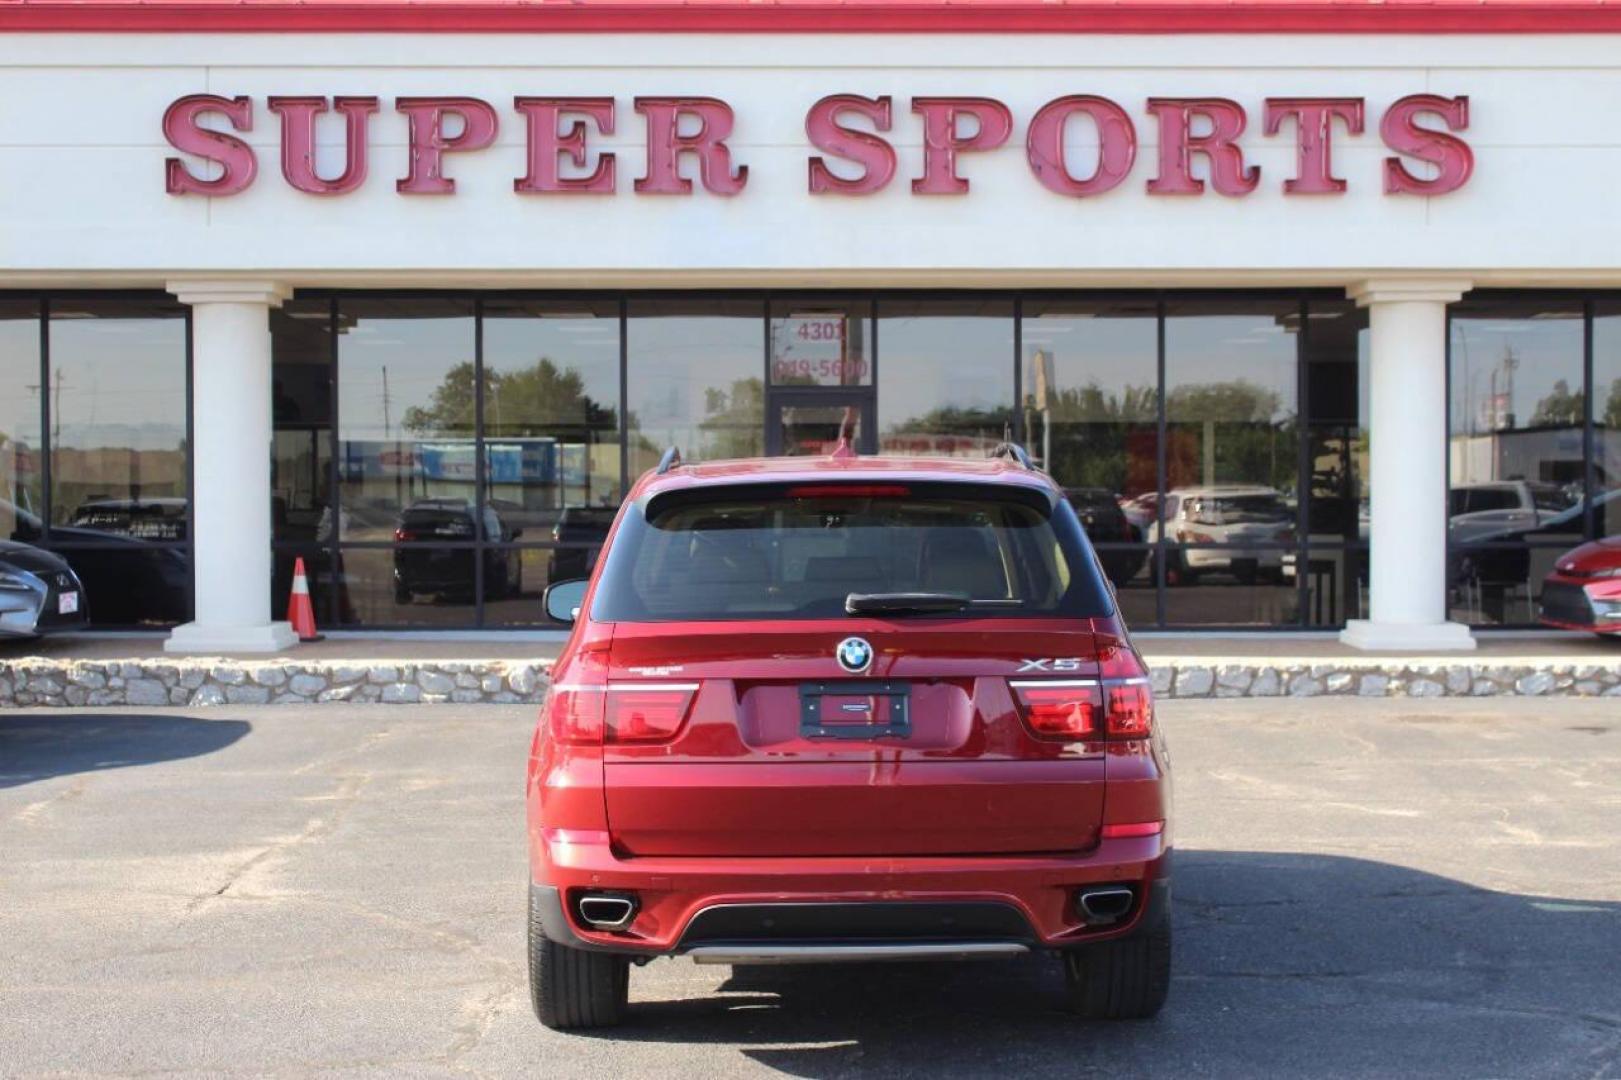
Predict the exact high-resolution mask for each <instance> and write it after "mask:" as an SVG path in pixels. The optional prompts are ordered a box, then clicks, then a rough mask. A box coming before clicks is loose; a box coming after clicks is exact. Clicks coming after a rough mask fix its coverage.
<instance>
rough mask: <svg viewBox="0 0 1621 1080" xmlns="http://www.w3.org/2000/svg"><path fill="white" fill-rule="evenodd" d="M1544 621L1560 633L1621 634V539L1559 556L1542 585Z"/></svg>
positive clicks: (1601, 542) (1617, 537) (1610, 540)
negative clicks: (1576, 631)
mask: <svg viewBox="0 0 1621 1080" xmlns="http://www.w3.org/2000/svg"><path fill="white" fill-rule="evenodd" d="M1541 619H1542V622H1543V624H1544V625H1546V626H1556V627H1558V628H1560V629H1561V630H1588V631H1591V632H1593V633H1596V634H1616V635H1621V536H1607V537H1605V538H1604V539H1602V540H1595V541H1593V542H1592V543H1590V544H1583V545H1582V546H1581V547H1579V548H1576V549H1575V550H1573V551H1568V552H1566V553H1565V554H1563V555H1561V556H1559V559H1558V560H1557V561H1556V562H1555V563H1554V566H1553V572H1552V573H1550V574H1549V575H1548V576H1547V578H1546V579H1545V580H1544V581H1543V583H1542V610H1541Z"/></svg>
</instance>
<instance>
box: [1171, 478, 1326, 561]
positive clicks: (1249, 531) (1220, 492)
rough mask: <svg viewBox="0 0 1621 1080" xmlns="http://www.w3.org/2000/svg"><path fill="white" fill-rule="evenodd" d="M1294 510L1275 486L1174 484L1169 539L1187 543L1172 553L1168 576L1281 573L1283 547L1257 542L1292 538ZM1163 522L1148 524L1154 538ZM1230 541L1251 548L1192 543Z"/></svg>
mask: <svg viewBox="0 0 1621 1080" xmlns="http://www.w3.org/2000/svg"><path fill="white" fill-rule="evenodd" d="M1294 520H1295V511H1294V508H1293V507H1291V506H1290V505H1289V504H1288V502H1286V501H1285V500H1284V498H1283V495H1282V494H1281V493H1280V492H1278V491H1277V489H1275V488H1269V487H1261V486H1253V485H1240V484H1227V485H1215V486H1211V487H1184V488H1174V489H1172V490H1171V491H1168V492H1166V494H1165V538H1166V541H1167V543H1168V544H1171V545H1182V546H1178V547H1176V548H1175V549H1174V550H1173V551H1171V552H1169V553H1168V554H1167V563H1166V567H1165V580H1166V581H1167V582H1168V583H1170V584H1172V585H1178V584H1191V583H1192V582H1194V581H1196V580H1198V577H1199V575H1200V574H1207V573H1229V574H1232V575H1233V576H1234V577H1236V578H1238V579H1239V580H1240V581H1242V582H1245V583H1248V582H1251V581H1254V580H1255V579H1256V578H1257V577H1258V576H1261V577H1268V578H1273V579H1276V578H1279V577H1281V575H1282V571H1283V554H1284V553H1283V551H1282V550H1281V549H1279V548H1276V547H1274V548H1271V549H1267V548H1264V547H1253V546H1254V545H1260V544H1278V543H1284V542H1290V541H1293V540H1294V538H1295V532H1294ZM1159 529H1160V524H1159V522H1154V523H1152V524H1151V525H1150V526H1149V539H1150V540H1151V541H1152V540H1157V539H1158V538H1159ZM1192 544H1229V545H1232V546H1233V547H1240V548H1241V547H1251V548H1252V550H1249V551H1224V550H1220V549H1215V548H1200V547H1189V546H1186V545H1192Z"/></svg>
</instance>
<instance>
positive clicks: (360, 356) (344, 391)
mask: <svg viewBox="0 0 1621 1080" xmlns="http://www.w3.org/2000/svg"><path fill="white" fill-rule="evenodd" d="M338 351H339V363H338V376H339V382H340V385H339V389H338V431H339V433H340V434H341V436H342V437H343V438H344V439H354V440H383V439H397V438H402V437H404V435H405V432H404V429H403V427H402V421H403V420H404V417H405V413H406V410H408V409H410V408H411V407H412V406H417V407H419V408H427V407H429V406H430V405H431V404H432V402H433V392H434V391H435V390H436V389H438V388H439V385H440V384H441V383H442V382H443V381H444V378H445V373H446V372H448V371H449V370H450V369H451V368H453V367H455V366H456V365H457V364H461V363H472V361H473V320H472V319H471V318H447V319H361V320H359V321H358V322H357V323H356V324H355V325H354V326H352V327H350V328H349V329H348V330H347V331H346V332H344V333H342V334H340V335H339V336H338ZM385 367H386V368H387V369H388V380H387V382H388V385H387V395H386V401H385V394H384V385H383V383H384V379H383V369H384V368H385ZM468 433H469V434H470V432H468Z"/></svg>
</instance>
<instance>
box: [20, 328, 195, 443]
mask: <svg viewBox="0 0 1621 1080" xmlns="http://www.w3.org/2000/svg"><path fill="white" fill-rule="evenodd" d="M50 335H51V404H52V413H51V430H52V432H53V435H54V436H55V448H56V449H58V450H68V449H90V448H95V447H119V448H127V449H132V450H175V449H178V448H179V447H180V446H181V445H182V444H184V442H185V439H186V324H185V321H184V320H182V319H52V320H51V327H50ZM32 381H33V382H34V383H38V381H39V379H38V378H37V369H36V377H35V378H34V379H33V380H32Z"/></svg>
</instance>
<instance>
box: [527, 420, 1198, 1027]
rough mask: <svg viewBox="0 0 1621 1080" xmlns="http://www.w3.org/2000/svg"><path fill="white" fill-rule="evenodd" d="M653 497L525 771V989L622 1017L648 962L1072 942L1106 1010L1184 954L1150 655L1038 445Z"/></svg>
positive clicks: (592, 597) (621, 519) (1070, 967)
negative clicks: (1039, 466)
mask: <svg viewBox="0 0 1621 1080" xmlns="http://www.w3.org/2000/svg"><path fill="white" fill-rule="evenodd" d="M671 457H672V455H670V454H667V455H666V462H665V463H664V464H663V465H661V467H660V469H659V470H658V471H656V472H653V473H650V474H648V475H647V476H644V477H643V478H642V479H641V480H640V481H639V482H638V483H637V484H636V486H635V487H634V488H633V490H632V491H631V493H630V495H629V497H628V498H627V500H626V502H625V505H624V507H623V508H622V510H621V511H620V514H619V516H618V518H617V520H616V521H615V522H614V525H613V528H612V530H611V532H610V534H609V537H608V540H607V546H606V548H605V550H604V553H603V557H602V558H601V560H600V562H599V564H598V566H597V568H596V571H595V573H594V574H593V577H592V579H591V581H590V582H589V583H558V584H554V585H553V586H552V588H551V589H550V590H549V591H548V594H547V606H548V610H549V611H550V612H551V613H552V614H553V615H554V616H555V617H560V618H563V619H565V620H572V621H573V623H574V626H573V631H572V634H571V635H570V638H569V641H568V643H567V645H566V646H565V648H564V650H563V652H562V654H561V656H560V657H559V659H558V661H557V664H556V666H555V667H554V669H553V681H552V686H551V689H550V693H549V695H548V697H547V700H546V702H545V705H544V706H543V708H542V715H541V718H540V723H539V726H538V728H537V730H536V733H535V738H534V741H533V744H532V749H531V754H530V760H529V769H528V825H529V845H530V868H531V873H530V894H529V901H530V918H529V972H530V988H531V993H532V998H533V1004H534V1007H535V1011H536V1014H537V1015H538V1016H539V1018H540V1020H541V1022H542V1023H544V1024H546V1025H548V1026H550V1027H554V1028H575V1027H593V1026H603V1025H609V1024H613V1023H616V1022H618V1021H619V1020H620V1019H621V1017H622V1015H623V1013H624V1011H625V1008H626V1001H627V988H628V976H629V970H630V967H631V965H632V964H640V963H645V962H646V961H647V960H649V959H652V958H654V957H659V956H671V955H684V956H688V957H691V958H692V959H694V960H697V961H699V962H701V963H728V964H748V963H784V962H813V961H838V960H851V961H861V960H886V959H898V960H904V959H943V960H967V959H974V958H988V957H1006V956H1012V955H1017V954H1021V953H1029V952H1033V951H1036V950H1058V951H1059V952H1060V953H1061V954H1062V956H1063V959H1064V966H1065V970H1066V973H1067V976H1068V984H1069V990H1070V999H1071V1003H1072V1006H1073V1008H1074V1009H1075V1011H1076V1012H1078V1013H1079V1014H1081V1015H1083V1016H1086V1017H1093V1018H1135V1017H1148V1016H1152V1015H1154V1014H1155V1013H1156V1012H1157V1011H1158V1010H1159V1008H1160V1006H1161V1004H1162V1003H1163V1001H1164V999H1165V995H1166V990H1167V987H1168V982H1169V976H1170V944H1171V930H1170V911H1169V906H1170V874H1169V871H1170V822H1169V810H1170V790H1169V788H1170V776H1169V761H1168V757H1167V753H1166V748H1165V744H1164V740H1163V736H1162V734H1161V733H1160V731H1159V729H1158V727H1157V726H1156V725H1155V723H1154V715H1153V697H1152V693H1151V689H1150V685H1149V679H1148V672H1147V669H1146V668H1145V667H1144V665H1143V662H1142V660H1141V658H1140V657H1139V655H1138V654H1137V652H1136V650H1135V649H1134V648H1133V646H1132V644H1131V641H1130V639H1129V637H1128V636H1127V633H1126V629H1125V626H1124V624H1123V623H1122V622H1121V619H1120V616H1119V614H1118V611H1117V610H1116V607H1115V604H1114V601H1113V594H1112V590H1111V589H1110V586H1109V585H1108V583H1107V581H1106V580H1105V578H1104V575H1103V573H1102V570H1101V568H1100V566H1099V563H1098V559H1097V556H1096V554H1095V553H1094V552H1093V550H1092V549H1091V547H1090V546H1089V544H1088V542H1087V540H1086V536H1085V534H1084V532H1083V530H1082V528H1081V526H1080V523H1079V521H1078V520H1077V519H1076V516H1075V512H1074V510H1073V509H1072V508H1071V506H1070V505H1069V504H1068V502H1067V501H1066V500H1065V498H1064V494H1063V492H1062V491H1061V490H1060V489H1059V488H1058V487H1057V486H1055V485H1054V484H1053V483H1052V481H1051V480H1050V479H1049V478H1047V477H1046V476H1045V475H1044V474H1042V473H1039V472H1036V471H1035V470H1033V469H1031V468H1029V466H1028V459H1025V458H1024V457H1023V455H1022V452H1017V451H1013V452H1009V453H1008V454H1006V455H1005V456H1002V457H998V458H995V459H992V460H987V461H983V462H979V461H975V462H965V461H961V460H903V459H885V458H857V457H852V456H848V455H843V456H841V455H835V456H833V457H830V458H825V459H818V460H811V461H807V460H806V459H803V458H797V459H769V460H760V461H735V462H713V463H705V464H702V465H692V466H682V465H680V464H678V463H676V462H673V461H671V460H670V459H671Z"/></svg>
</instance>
